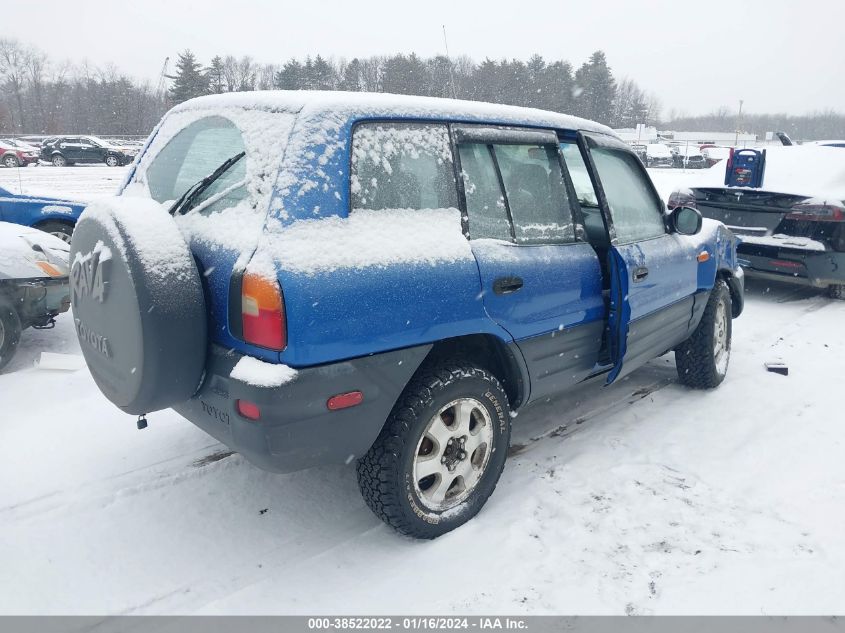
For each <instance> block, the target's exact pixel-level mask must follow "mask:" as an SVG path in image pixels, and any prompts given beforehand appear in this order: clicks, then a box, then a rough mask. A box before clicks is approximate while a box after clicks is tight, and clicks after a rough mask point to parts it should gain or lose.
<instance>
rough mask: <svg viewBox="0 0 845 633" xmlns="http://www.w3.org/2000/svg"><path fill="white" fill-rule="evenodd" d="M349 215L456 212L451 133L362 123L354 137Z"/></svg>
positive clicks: (424, 126)
mask: <svg viewBox="0 0 845 633" xmlns="http://www.w3.org/2000/svg"><path fill="white" fill-rule="evenodd" d="M350 189H351V193H352V210H353V211H354V210H359V209H369V210H381V209H447V208H457V206H458V199H457V198H458V196H457V189H456V186H455V175H454V168H453V164H452V150H451V147H450V144H449V132H448V130H447V129H446V126H445V125H442V124H432V123H398V122H397V123H362V124H359V125H357V126H356V127H355V130H354V131H353V134H352V174H351V183H350Z"/></svg>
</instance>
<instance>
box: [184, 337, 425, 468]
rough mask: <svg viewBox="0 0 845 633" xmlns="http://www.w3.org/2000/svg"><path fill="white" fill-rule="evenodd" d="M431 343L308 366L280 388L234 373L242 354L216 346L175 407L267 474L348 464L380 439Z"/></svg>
mask: <svg viewBox="0 0 845 633" xmlns="http://www.w3.org/2000/svg"><path fill="white" fill-rule="evenodd" d="M430 349H431V346H430V345H423V346H419V347H413V348H408V349H404V350H398V351H393V352H386V353H383V354H377V355H373V356H366V357H363V358H358V359H353V360H349V361H343V362H339V363H333V364H331V365H322V366H320V367H312V368H307V369H301V370H299V371H298V372H297V375H296V377H295V378H294V379H293V380H292V381H291V382H289V383H287V384H285V385H282V386H280V387H257V386H254V385H251V384H248V383H245V382H243V381H240V380H234V379H233V378H231V376H230V374H231V372H232V369H233V368H234V366H235V365H236V364H237V362H238V361H239V360H240V359H241V358H243V356H242V355H241V354H238V353H235V352H229V351H227V350H226V349H224V348H222V347H219V346H216V345H215V346H213V347H212V350H211V352H210V354H209V358H208V361H207V364H206V377H205V380H204V381H203V384H202V386H201V387H200V389H199V391H198V392H197V394H196V395H195V396H194V397H193V398H191V399H190V400H189V401H187V402H184V403H182V404H180V405H178V406H175V407H173V408H174V409H175V410H176V411H177V412H178V413H179V414H180V415H182V416H183V417H185V418H187V419H188V420H190V421H191V422H193V423H194V424H196V425H197V426H198V427H200V428H201V429H203V430H204V431H205V432H206V433H208V434H209V435H211V436H213V437H214V438H216V439H217V440H219V441H220V442H222V443H223V444H225V445H226V446H228V447H229V448H231V449H232V450H234V451H237V452H238V453H241V454H242V455H243V456H244V457H245V458H246V459H247V460H249V461H250V462H252V463H253V464H255V465H256V466H258V467H259V468H263V469H265V470H269V471H273V472H293V471H297V470H303V469H305V468H310V467H312V466H318V465H323V464H342V463H349V462H350V461H352V460H353V459H355V458H358V457H360V456H361V455H363V454H364V453H365V452H366V451H367V450H368V449H369V448H370V446H371V445H372V443H373V442H374V441H375V439H376V437H378V434H379V432H381V429H382V427H383V426H384V422H385V420H387V417H388V415H389V414H390V411H391V409H392V408H393V405H394V404H395V403H396V401H397V399H398V398H399V395H400V394H401V393H402V390H403V389H404V388H405V386H406V385H407V383H408V380H410V378H411V376H412V375H413V373H414V372H415V371H416V369H417V368H418V367H419V365H420V363H421V362H422V361H423V359H424V358H425V357H426V355H427V354H428V352H429V350H430ZM349 391H361V392H363V394H364V400H363V402H362V403H361V404H359V405H357V406H354V407H351V408H348V409H342V410H337V411H330V410H329V409H328V408H327V406H326V401H327V400H328V399H329V398H331V397H332V396H334V395H337V394H340V393H346V392H349ZM238 400H246V401H248V402H251V403H253V404H255V405H257V406H258V407H259V409H260V411H261V418H260V419H259V420H250V419H247V418H245V417H242V416H241V415H240V414H239V413H238V411H237V408H236V406H237V405H236V403H237V401H238Z"/></svg>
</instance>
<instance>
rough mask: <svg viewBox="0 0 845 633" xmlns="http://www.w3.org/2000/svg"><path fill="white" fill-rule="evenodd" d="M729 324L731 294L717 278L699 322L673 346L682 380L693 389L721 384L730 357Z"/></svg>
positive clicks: (730, 321) (730, 328)
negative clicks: (683, 339) (688, 334)
mask: <svg viewBox="0 0 845 633" xmlns="http://www.w3.org/2000/svg"><path fill="white" fill-rule="evenodd" d="M732 325H733V321H732V315H731V293H730V290H728V285H727V284H726V283H725V282H724V280H722V279H717V280H716V284H715V285H714V286H713V290H712V292H711V293H710V299H708V301H707V306H706V307H705V308H704V315H703V316H702V317H701V322H700V323H699V324H698V327H697V328H696V329H695V332H693V333H692V336H690V337H689V338H688V339H687V340H686V341H684V342H683V343H681V344H680V345H679V346H678V347H677V348H676V349H675V365H676V367H677V369H678V379H679V380H680V381H681V383H683V384H685V385H686V386H688V387H693V388H695V389H713V388H714V387H718V386H719V385H720V384H721V383H722V381H723V380H724V379H725V375H726V374H727V373H728V362H729V361H730V358H731V333H732Z"/></svg>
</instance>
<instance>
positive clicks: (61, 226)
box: [36, 220, 73, 244]
mask: <svg viewBox="0 0 845 633" xmlns="http://www.w3.org/2000/svg"><path fill="white" fill-rule="evenodd" d="M36 228H37V229H39V230H41V231H44V232H45V233H49V234H50V235H55V236H56V237H58V238H59V239H60V240H62V241H63V242H66V243H68V244H70V239H71V237H73V224H71V223H70V222H62V221H61V220H50V221H49V222H44V223H43V224H39V225H38V226H37V227H36Z"/></svg>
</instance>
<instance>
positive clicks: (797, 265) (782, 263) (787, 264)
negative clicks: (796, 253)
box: [769, 259, 804, 268]
mask: <svg viewBox="0 0 845 633" xmlns="http://www.w3.org/2000/svg"><path fill="white" fill-rule="evenodd" d="M769 265H771V266H780V267H781V268H803V267H804V264H802V263H801V262H791V261H788V260H785V259H770V260H769Z"/></svg>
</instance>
